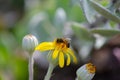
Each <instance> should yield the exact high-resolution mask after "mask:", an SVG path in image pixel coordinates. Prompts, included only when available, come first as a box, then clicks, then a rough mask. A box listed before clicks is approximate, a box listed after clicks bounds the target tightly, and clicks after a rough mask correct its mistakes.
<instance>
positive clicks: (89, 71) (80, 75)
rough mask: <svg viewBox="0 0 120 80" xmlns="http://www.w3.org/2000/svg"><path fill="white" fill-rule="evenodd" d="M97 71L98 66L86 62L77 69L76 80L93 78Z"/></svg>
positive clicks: (90, 79)
mask: <svg viewBox="0 0 120 80" xmlns="http://www.w3.org/2000/svg"><path fill="white" fill-rule="evenodd" d="M95 71H96V68H95V66H94V65H93V64H91V63H88V64H85V65H83V66H82V67H80V68H79V69H78V70H77V72H76V74H77V79H76V80H92V78H93V77H94V75H95Z"/></svg>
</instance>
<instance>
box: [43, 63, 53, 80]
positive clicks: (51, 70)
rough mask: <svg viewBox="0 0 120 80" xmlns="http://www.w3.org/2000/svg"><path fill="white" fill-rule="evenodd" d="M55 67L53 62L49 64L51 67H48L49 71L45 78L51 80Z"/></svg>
mask: <svg viewBox="0 0 120 80" xmlns="http://www.w3.org/2000/svg"><path fill="white" fill-rule="evenodd" d="M54 67H55V66H54V65H53V64H51V63H50V64H49V68H48V71H47V74H46V76H45V78H44V80H50V77H51V75H52V72H53V69H54Z"/></svg>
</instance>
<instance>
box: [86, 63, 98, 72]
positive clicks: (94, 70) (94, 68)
mask: <svg viewBox="0 0 120 80" xmlns="http://www.w3.org/2000/svg"><path fill="white" fill-rule="evenodd" d="M86 69H87V70H88V72H89V73H91V74H94V73H95V72H96V67H95V66H94V65H93V64H92V63H88V64H86Z"/></svg>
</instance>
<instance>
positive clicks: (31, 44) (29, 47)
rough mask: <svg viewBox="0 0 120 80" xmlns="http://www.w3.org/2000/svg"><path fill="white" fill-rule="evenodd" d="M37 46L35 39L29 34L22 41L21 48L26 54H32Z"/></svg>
mask: <svg viewBox="0 0 120 80" xmlns="http://www.w3.org/2000/svg"><path fill="white" fill-rule="evenodd" d="M37 45H38V40H37V38H36V37H35V36H33V35H31V34H29V35H26V36H25V37H24V38H23V40H22V47H23V49H25V50H26V51H28V52H33V51H34V49H35V47H36V46H37Z"/></svg>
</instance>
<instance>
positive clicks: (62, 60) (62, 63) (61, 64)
mask: <svg viewBox="0 0 120 80" xmlns="http://www.w3.org/2000/svg"><path fill="white" fill-rule="evenodd" d="M59 66H60V67H61V68H63V67H64V54H63V52H60V53H59Z"/></svg>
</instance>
